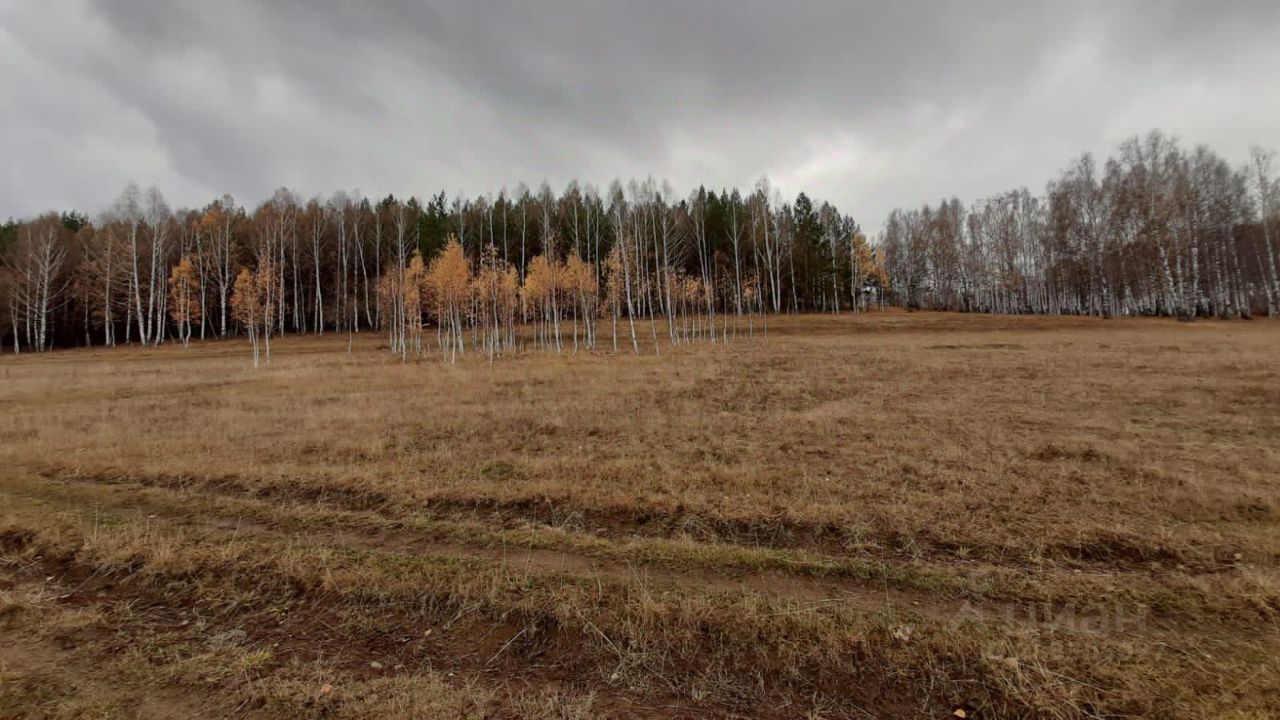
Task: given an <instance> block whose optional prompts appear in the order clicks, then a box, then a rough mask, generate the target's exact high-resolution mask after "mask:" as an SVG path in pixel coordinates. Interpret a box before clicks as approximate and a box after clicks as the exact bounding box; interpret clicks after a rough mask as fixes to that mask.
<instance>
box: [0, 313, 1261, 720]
mask: <svg viewBox="0 0 1280 720" xmlns="http://www.w3.org/2000/svg"><path fill="white" fill-rule="evenodd" d="M380 344H381V342H380V339H379V338H376V337H373V336H365V337H360V338H357V339H356V341H355V343H354V346H353V348H352V350H351V352H348V344H347V338H346V337H345V336H342V337H337V336H326V337H320V338H316V337H307V338H293V337H288V338H284V339H281V340H279V341H278V342H276V343H274V344H273V345H274V347H273V351H274V357H273V360H272V363H271V365H270V367H267V368H264V369H261V370H257V371H255V370H253V369H252V368H251V367H250V359H249V352H248V347H247V342H242V341H235V342H213V343H207V344H196V345H193V347H191V348H190V349H183V348H181V347H177V346H170V347H164V348H159V349H148V350H143V349H137V348H117V349H114V350H78V351H67V352H58V353H53V354H50V355H47V356H43V357H35V356H19V357H14V356H11V355H9V356H4V357H0V404H2V406H3V407H4V409H5V412H4V413H2V414H0V633H2V634H0V638H3V639H0V716H2V717H9V716H14V715H16V716H29V717H82V716H100V715H105V716H115V715H120V714H125V715H137V716H143V717H178V716H190V715H204V716H208V717H222V716H227V715H236V716H248V717H255V716H260V717H274V716H280V715H302V716H324V717H422V716H437V717H537V718H540V717H546V718H569V717H583V718H586V717H592V718H594V717H741V716H748V717H776V718H792V717H832V718H840V717H926V718H927V717H940V716H942V715H945V714H946V712H947V710H948V708H949V705H950V704H951V703H954V702H958V701H961V700H969V701H971V702H973V703H974V704H975V705H976V706H978V707H979V708H981V709H982V710H983V711H984V712H985V714H986V716H987V717H1060V718H1074V717H1127V716H1146V717H1182V716H1186V717H1201V716H1224V717H1239V718H1254V717H1256V718H1263V717H1273V716H1275V714H1277V713H1280V699H1278V698H1280V632H1278V631H1280V626H1278V624H1277V618H1278V615H1277V613H1280V572H1278V570H1277V563H1278V562H1280V533H1277V528H1278V516H1277V513H1278V512H1280V510H1278V509H1280V324H1277V323H1275V322H1270V321H1255V322H1236V323H1222V322H1199V323H1176V322H1173V321H1164V320H1154V319H1133V320H1112V321H1102V320H1097V319H1089V318H1030V317H989V316H964V315H952V314H942V313H918V314H908V313H898V312H885V313H872V314H868V315H864V316H860V317H853V316H842V317H829V316H801V317H787V318H777V319H771V320H770V322H769V329H768V335H767V337H766V336H765V335H763V334H762V333H760V332H759V328H758V327H757V334H756V336H755V337H754V338H753V339H750V340H748V339H747V338H739V339H737V340H736V341H733V342H731V343H729V344H728V345H705V344H700V345H689V346H682V347H676V348H668V347H663V348H662V354H661V356H656V355H653V354H652V353H651V352H650V353H649V354H645V355H643V356H641V357H633V356H631V355H629V354H623V355H619V356H616V357H615V356H612V355H609V354H587V353H579V354H577V355H572V356H571V355H568V354H566V355H564V356H558V357H557V356H549V355H544V354H535V353H530V354H527V355H522V356H518V357H515V358H510V359H506V360H503V361H501V362H498V363H496V364H494V365H492V366H490V365H489V364H487V363H486V362H484V361H483V360H482V359H480V358H466V359H465V360H464V361H462V362H460V363H459V364H458V365H456V366H451V365H447V364H443V363H441V362H440V361H439V359H438V358H427V359H421V360H417V361H411V362H409V363H401V362H400V361H399V359H398V358H394V357H391V356H390V355H389V354H388V353H387V352H386V351H385V349H383V348H381V347H380Z"/></svg>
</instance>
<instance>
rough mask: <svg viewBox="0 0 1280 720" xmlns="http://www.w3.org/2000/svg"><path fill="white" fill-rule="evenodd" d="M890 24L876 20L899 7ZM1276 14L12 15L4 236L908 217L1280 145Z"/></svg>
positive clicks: (4, 29)
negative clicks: (738, 211)
mask: <svg viewBox="0 0 1280 720" xmlns="http://www.w3.org/2000/svg"><path fill="white" fill-rule="evenodd" d="M882 5H883V7H882ZM1276 37H1280V8H1278V7H1277V6H1276V4H1275V3H1271V2H1261V3H1256V4H1250V3H1217V4H1208V3H1199V2H1195V3H1192V2H1187V3H1155V2H1152V3H1132V4H1131V3H1087V4H1062V3H1043V4H1041V3H1025V2H1019V3H983V2H978V3H972V2H971V3H911V2H899V3H891V4H890V3H875V4H872V3H865V4H862V3H777V2H775V3H762V2H746V3H744V2H730V1H728V0H725V1H723V2H648V3H625V4H624V3H603V2H580V3H567V2H544V3H498V2H452V3H443V2H440V3H423V2H410V1H409V0H391V1H387V2H367V3H360V2H330V3H318V2H304V1H303V0H277V1H275V2H269V3H254V2H238V1H237V2H232V1H230V0H224V1H223V2H218V3H210V2H206V1H205V0H176V1H174V0H170V1H161V0H151V1H141V0H140V1H134V2H130V1H128V0H101V1H100V2H88V1H84V2H73V1H70V0H68V1H62V0H54V1H52V2H41V3H35V2H23V1H21V0H0V63H2V64H3V66H4V67H5V68H6V70H5V71H4V73H3V74H0V91H3V92H4V95H5V97H6V98H7V99H8V100H9V103H8V108H7V110H6V113H5V119H4V120H3V121H2V122H3V129H4V138H5V139H4V151H5V152H4V155H5V169H4V174H3V184H2V185H0V193H2V194H0V213H14V214H18V215H23V214H29V213H32V212H36V211H40V210H43V209H46V208H48V207H54V206H56V207H65V206H75V207H79V208H83V209H88V210H91V211H96V210H99V209H102V208H105V207H106V206H107V205H108V204H109V203H110V201H111V199H112V198H113V197H114V196H115V195H116V194H117V193H118V192H119V190H120V188H121V187H122V186H123V185H124V184H125V183H126V182H129V181H136V182H139V183H141V184H151V183H155V184H157V185H159V186H160V187H161V188H162V189H163V190H165V192H166V193H167V194H168V195H169V196H170V199H171V201H172V202H173V204H175V205H183V204H186V205H194V204H199V203H203V202H205V201H206V200H208V199H209V198H210V197H212V196H213V195H215V194H220V193H223V192H231V193H233V194H235V195H237V196H238V197H240V198H241V199H243V200H246V201H257V200H259V199H262V198H264V197H265V196H266V195H267V194H269V193H270V191H271V190H272V189H273V188H274V187H276V186H278V185H282V184H284V185H288V186H289V187H291V188H293V189H296V190H299V191H301V192H303V193H313V192H328V191H330V190H333V189H337V188H351V187H358V188H360V189H363V190H364V191H365V192H366V193H368V194H375V193H383V192H389V191H394V192H397V193H413V194H426V193H433V192H436V191H438V190H440V189H446V190H448V191H449V192H450V193H452V192H454V191H458V190H461V191H464V192H466V193H468V194H473V195H474V194H477V193H481V192H486V191H490V190H497V189H498V188H500V187H501V186H503V185H507V186H512V185H514V184H515V183H516V182H518V181H521V180H523V181H526V182H529V183H531V184H533V183H537V182H539V181H541V180H542V179H544V178H546V179H548V180H549V181H550V182H551V183H552V185H553V186H556V187H563V185H564V184H565V183H566V182H567V181H568V180H569V179H570V178H573V177H578V178H581V179H582V180H584V181H587V182H595V183H598V184H603V183H605V182H607V181H608V180H609V179H611V178H613V177H615V176H621V177H628V176H646V175H650V174H652V175H654V176H656V177H665V178H668V179H670V180H671V181H672V183H673V184H675V185H676V187H677V188H678V189H679V190H681V191H683V190H687V189H688V188H689V187H690V186H691V185H692V184H694V183H697V182H706V183H708V184H711V185H713V186H722V185H729V184H737V185H739V186H742V187H747V186H750V185H751V184H752V183H753V182H754V181H755V180H756V179H757V178H758V177H760V176H761V175H764V174H768V175H769V176H770V177H771V178H772V180H773V181H774V183H775V185H777V186H779V187H780V188H781V189H782V190H783V191H784V192H786V193H787V194H788V195H790V194H793V193H794V192H796V191H798V190H800V189H802V188H803V189H806V190H808V191H810V192H811V193H812V194H816V195H819V196H822V197H825V198H830V199H832V200H834V201H836V202H837V203H839V204H840V205H841V206H842V207H843V208H845V209H846V210H848V211H850V212H853V213H854V214H855V215H856V216H858V217H859V218H862V219H863V222H864V224H865V225H868V226H871V227H875V226H878V224H879V222H880V220H881V219H882V218H883V216H884V214H885V213H886V212H887V210H888V209H889V208H891V207H893V206H895V205H901V204H905V205H915V204H918V203H922V202H926V201H936V200H937V199H938V198H940V197H941V196H943V195H944V194H961V195H963V196H965V197H966V198H972V197H980V196H982V195H985V194H989V193H991V192H995V191H998V190H1000V189H1003V188H1006V187H1014V186H1018V185H1023V184H1027V185H1031V186H1032V187H1034V188H1038V187H1039V186H1040V185H1041V184H1042V183H1043V182H1044V181H1045V180H1046V179H1048V177H1049V175H1050V174H1052V173H1053V172H1054V171H1055V170H1056V169H1057V168H1058V167H1060V166H1062V165H1063V164H1065V163H1066V162H1067V161H1068V160H1069V159H1070V157H1071V156H1072V155H1074V154H1076V153H1078V152H1081V151H1083V150H1094V151H1098V152H1104V153H1105V152H1107V151H1108V150H1109V149H1110V148H1111V147H1113V146H1114V144H1115V143H1117V142H1118V141H1120V140H1122V139H1123V138H1124V137H1126V136H1128V135H1131V134H1134V133H1137V132H1142V131H1144V130H1146V129H1148V128H1150V127H1154V126H1160V127H1163V128H1165V129H1167V130H1169V131H1171V132H1173V133H1175V134H1177V135H1180V136H1182V137H1183V138H1184V139H1185V140H1186V141H1188V142H1207V143H1209V144H1211V145H1213V146H1214V147H1216V148H1218V149H1220V150H1221V151H1223V152H1224V153H1226V154H1227V155H1228V157H1229V158H1231V159H1233V160H1238V159H1242V158H1243V153H1244V148H1245V147H1246V146H1247V145H1248V144H1249V143H1251V142H1257V143H1262V144H1266V145H1275V144H1277V142H1278V141H1280V138H1277V132H1276V128H1277V127H1280V80H1277V75H1278V74H1277V73H1275V72H1274V71H1272V70H1269V68H1275V67H1276V66H1277V64H1278V62H1280V50H1278V49H1277V45H1280V44H1278V43H1276V42H1275V38H1276Z"/></svg>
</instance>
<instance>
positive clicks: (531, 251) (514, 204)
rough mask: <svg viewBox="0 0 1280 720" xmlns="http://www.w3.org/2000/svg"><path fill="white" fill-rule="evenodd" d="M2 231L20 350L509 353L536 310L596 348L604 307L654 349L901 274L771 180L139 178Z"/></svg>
mask: <svg viewBox="0 0 1280 720" xmlns="http://www.w3.org/2000/svg"><path fill="white" fill-rule="evenodd" d="M2 232H3V234H2V235H0V243H2V244H0V258H2V259H3V265H2V267H3V270H2V271H0V273H2V274H0V283H2V285H0V290H3V293H2V296H0V297H2V302H3V303H4V305H3V308H4V313H3V319H0V327H2V328H3V333H4V335H3V336H4V337H5V338H6V340H7V343H6V345H7V346H8V347H9V348H11V349H12V350H14V351H23V350H43V349H47V348H49V347H53V346H57V345H106V346H114V345H116V344H118V343H139V344H142V345H155V344H160V343H164V342H174V341H178V342H184V343H185V342H189V341H190V340H191V339H193V338H201V339H206V338H214V337H218V338H221V337H227V336H229V335H237V334H244V335H247V336H248V338H249V340H250V342H251V345H252V347H253V348H254V354H255V359H256V358H257V357H258V354H259V351H262V352H263V353H265V354H266V356H267V357H268V358H269V356H270V343H271V339H272V337H273V336H279V335H281V334H286V333H320V334H322V333H326V332H340V333H351V334H354V333H357V332H363V331H373V330H376V331H380V332H385V333H386V334H387V337H388V340H389V343H390V345H391V348H392V349H393V350H394V351H396V352H399V353H402V354H405V355H407V354H408V353H410V352H414V353H420V352H423V351H424V341H423V329H424V328H434V331H435V334H436V336H437V338H436V340H437V343H438V345H439V346H440V348H441V349H442V350H443V351H444V352H445V353H446V354H447V355H448V356H449V357H450V358H456V356H457V355H458V354H460V353H464V352H466V351H467V349H468V348H475V349H479V350H480V351H483V352H485V353H486V354H488V355H489V356H490V357H495V356H497V355H499V354H502V353H504V352H508V351H510V350H512V349H514V348H516V347H517V346H519V345H520V344H521V343H523V342H525V337H524V334H523V333H519V332H517V328H518V327H525V326H528V327H530V329H531V331H532V336H531V337H530V338H529V341H530V342H532V343H533V344H534V345H536V346H538V347H541V348H546V349H554V350H556V351H562V350H564V349H565V348H566V347H569V348H577V347H586V348H594V347H596V346H597V342H598V338H599V336H598V334H597V332H598V325H599V322H600V321H601V320H606V321H608V325H607V327H608V329H609V337H610V339H611V343H612V345H613V347H615V348H617V347H618V346H619V333H620V332H621V334H622V338H623V342H622V344H623V345H627V346H628V347H630V348H631V349H632V350H633V351H635V352H639V351H640V347H641V345H643V344H652V345H653V346H654V347H655V348H656V347H657V346H658V344H659V341H660V340H661V341H662V342H669V343H676V344H678V343H681V342H685V341H689V340H693V339H706V340H717V339H720V340H723V339H725V338H726V337H728V336H730V335H731V334H734V333H737V332H739V331H745V332H748V333H751V332H754V327H755V322H756V320H755V317H756V316H758V315H761V314H765V313H779V312H787V311H802V310H820V311H826V310H831V311H841V310H854V311H858V310H862V309H866V308H867V307H868V306H869V305H870V304H872V303H878V302H882V301H883V298H884V297H885V290H886V287H885V283H886V281H887V279H886V276H885V275H884V272H883V268H882V264H881V262H880V258H879V257H878V256H877V254H876V253H875V251H874V249H873V248H872V246H871V245H870V244H869V243H868V241H867V239H866V237H865V236H864V235H863V234H862V233H861V231H860V228H859V226H858V224H857V223H856V222H855V221H854V220H853V218H852V217H850V216H848V215H845V214H842V213H841V212H840V211H838V210H837V209H836V207H835V206H834V205H832V204H830V203H822V204H821V205H815V204H814V203H813V202H812V201H811V200H810V199H809V197H808V196H807V195H805V194H804V193H801V194H800V195H799V196H798V197H797V198H796V199H795V200H794V201H793V202H785V201H784V200H783V199H782V197H781V195H780V193H778V192H777V191H776V190H775V189H773V188H772V187H771V185H770V184H769V182H768V180H767V179H766V180H761V181H760V182H759V183H758V184H757V186H756V187H755V188H754V189H753V190H752V191H751V192H750V193H748V194H746V195H745V196H744V194H743V193H741V192H740V191H738V190H737V189H733V190H722V191H720V192H718V193H717V192H712V191H708V190H707V189H705V188H698V189H697V190H695V191H693V192H692V193H690V194H689V195H688V196H686V197H679V196H677V195H676V194H675V192H674V190H672V188H671V186H670V185H669V184H667V183H665V182H664V183H658V182H656V181H653V180H645V181H631V182H629V183H627V184H625V185H624V184H622V183H621V182H617V181H615V182H614V183H612V184H611V185H610V186H609V187H608V189H607V190H606V191H605V192H604V193H601V192H599V191H598V190H597V189H596V188H594V187H591V186H585V187H584V186H582V185H580V184H579V183H577V182H573V183H570V184H569V186H568V187H567V188H566V189H565V190H564V191H563V192H561V193H559V194H557V193H555V192H553V191H552V190H551V188H550V187H549V186H548V185H547V184H546V183H543V184H542V186H541V187H540V188H539V189H538V190H536V191H533V190H530V189H529V188H527V187H525V186H521V187H519V188H517V189H516V190H515V191H514V192H510V193H509V192H507V191H502V192H499V193H498V194H497V195H496V196H493V195H486V196H481V197H478V198H474V199H469V198H464V197H461V196H459V197H457V198H454V199H453V200H449V199H448V198H447V197H446V196H445V194H444V193H440V194H439V195H436V196H434V197H431V198H428V199H427V200H426V201H423V200H420V199H418V198H408V199H403V200H402V199H399V198H396V197H394V196H388V197H385V198H383V199H381V200H371V199H369V198H364V197H361V196H360V195H359V194H358V193H348V192H338V193H334V194H333V195H331V196H329V197H327V198H324V197H314V198H310V199H303V198H300V197H299V196H297V195H296V194H294V193H292V192H290V191H289V190H287V189H280V190H277V191H276V192H275V193H274V194H273V196H272V197H271V198H270V199H269V200H267V201H266V202H263V203H261V204H260V205H258V206H257V207H256V208H253V209H249V208H246V207H243V206H240V205H238V204H237V203H236V201H235V200H234V199H232V198H231V197H229V196H223V197H221V198H218V199H216V200H214V201H213V202H211V203H209V204H208V205H207V206H205V207H203V208H200V209H196V210H179V211H176V212H175V211H173V210H171V209H170V207H169V205H168V204H167V203H166V201H165V199H164V196H163V194H162V193H161V192H160V191H159V190H157V189H155V188H151V189H148V190H146V191H142V190H140V189H139V188H137V187H136V186H132V185H131V186H129V187H127V188H126V189H125V190H124V191H123V192H122V193H121V195H120V197H119V198H118V199H117V200H116V201H115V202H114V204H113V205H112V207H111V208H110V209H109V210H108V211H107V212H105V213H103V215H102V216H101V217H100V218H98V219H97V220H96V221H94V222H90V221H89V219H88V218H86V217H85V216H83V215H79V214H76V213H63V214H61V215H59V214H57V213H49V214H46V215H43V216H40V217H38V218H35V219H32V220H29V221H24V222H20V223H14V222H12V221H11V222H10V223H8V224H7V225H5V226H4V228H3V231H2ZM646 321H647V322H646ZM620 328H621V331H620ZM637 328H640V330H637ZM646 329H647V330H646ZM646 331H647V333H648V337H641V336H640V334H638V333H643V332H646Z"/></svg>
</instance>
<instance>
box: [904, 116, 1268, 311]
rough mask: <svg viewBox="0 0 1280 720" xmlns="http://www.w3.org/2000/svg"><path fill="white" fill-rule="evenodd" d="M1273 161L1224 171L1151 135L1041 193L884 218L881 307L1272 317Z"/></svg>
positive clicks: (1211, 158)
mask: <svg viewBox="0 0 1280 720" xmlns="http://www.w3.org/2000/svg"><path fill="white" fill-rule="evenodd" d="M1278 243H1280V185H1278V184H1277V181H1276V179H1275V178H1274V177H1273V153H1270V152H1265V151H1263V150H1261V149H1259V148H1254V149H1253V150H1252V152H1251V157H1250V159H1249V162H1248V164H1247V165H1246V166H1244V167H1241V168H1232V167H1231V166H1230V165H1229V164H1228V163H1227V162H1226V161H1225V160H1223V159H1222V158H1221V157H1219V156H1218V155H1216V154H1215V153H1214V152H1213V151H1212V150H1210V149H1209V148H1207V147H1204V146H1200V147H1196V148H1195V149H1193V150H1190V151H1186V150H1184V149H1182V148H1181V147H1179V144H1178V142H1177V141H1176V140H1175V139H1173V138H1171V137H1170V136H1168V135H1165V134H1164V133H1161V132H1159V131H1153V132H1151V133H1150V134H1148V135H1146V136H1145V137H1141V138H1136V137H1135V138H1133V139H1131V140H1128V141H1126V142H1125V143H1123V144H1122V145H1121V146H1120V147H1119V150H1118V153H1117V154H1116V155H1115V156H1113V157H1110V158H1108V159H1107V160H1106V161H1105V162H1103V163H1101V164H1099V163H1098V162H1097V161H1096V160H1095V159H1094V158H1093V157H1092V156H1091V155H1089V154H1085V155H1082V156H1080V157H1079V158H1078V159H1076V160H1075V161H1074V162H1072V163H1071V164H1070V166H1068V167H1067V168H1066V169H1065V170H1063V171H1062V173H1061V174H1060V175H1059V176H1058V177H1057V178H1056V179H1054V180H1053V181H1052V182H1050V183H1049V185H1048V187H1047V188H1046V190H1045V192H1044V194H1042V195H1033V194H1032V193H1030V192H1029V191H1027V190H1026V189H1025V188H1024V189H1019V190H1013V191H1010V192H1007V193H1004V194H1001V195H997V196H996V197H993V198H990V199H987V200H984V201H982V202H978V203H975V204H973V205H971V206H970V207H967V208H966V207H965V206H964V205H963V204H961V202H960V201H959V200H956V199H951V200H948V201H944V202H942V203H939V204H938V206H936V207H930V206H928V205H926V206H924V207H922V208H920V209H918V210H897V211H895V212H893V213H892V214H891V215H890V217H889V219H888V221H887V223H886V224H885V228H884V231H883V233H882V235H881V237H880V242H879V247H880V249H881V250H882V251H883V252H884V259H885V269H886V271H887V272H888V275H889V283H890V285H891V287H892V288H893V291H894V297H895V300H896V301H897V302H899V303H901V304H903V305H905V306H908V307H921V308H934V309H945V310H962V311H978V312H997V313H1042V314H1089V315H1100V316H1104V317H1110V316H1113V315H1161V316H1176V317H1181V318H1193V317H1215V316H1216V317H1223V318H1248V317H1252V316H1253V315H1254V314H1258V313H1265V314H1267V315H1268V316H1274V315H1275V314H1276V312H1277V307H1278V306H1280V265H1278V264H1277V262H1278V258H1277V255H1278V254H1280V253H1278V252H1277V247H1276V246H1277V244H1278Z"/></svg>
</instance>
